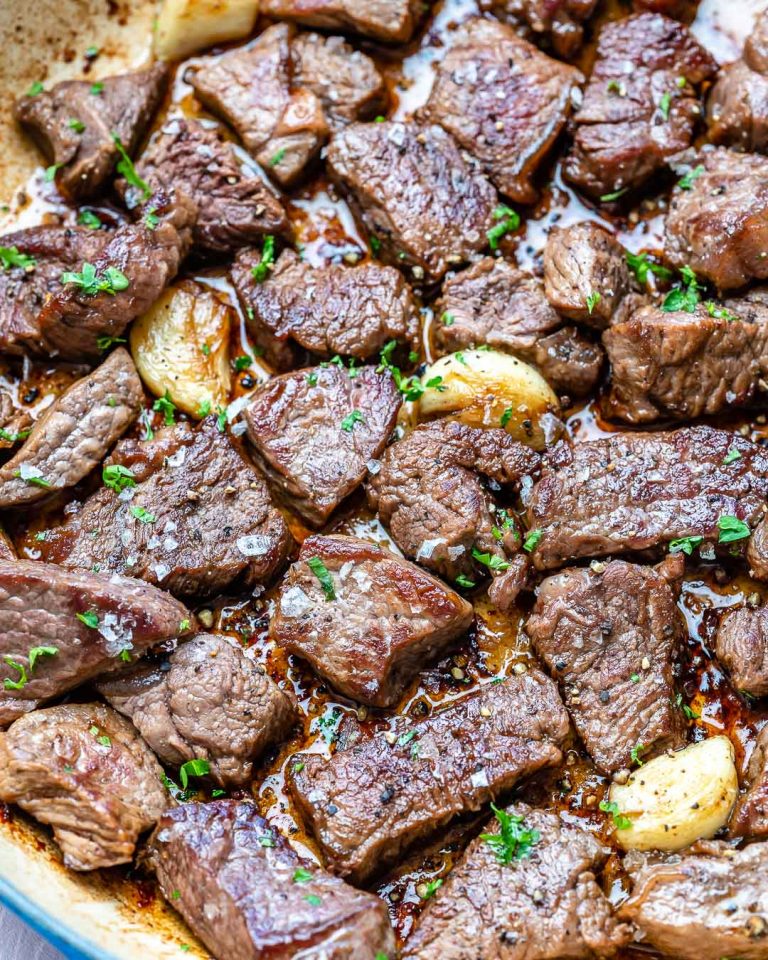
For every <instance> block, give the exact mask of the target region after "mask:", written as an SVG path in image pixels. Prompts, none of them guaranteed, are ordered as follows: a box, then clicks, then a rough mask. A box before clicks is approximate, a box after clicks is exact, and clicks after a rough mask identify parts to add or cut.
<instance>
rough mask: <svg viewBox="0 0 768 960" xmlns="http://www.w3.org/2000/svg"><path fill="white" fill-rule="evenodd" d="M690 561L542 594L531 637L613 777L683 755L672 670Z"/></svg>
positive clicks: (577, 570)
mask: <svg viewBox="0 0 768 960" xmlns="http://www.w3.org/2000/svg"><path fill="white" fill-rule="evenodd" d="M682 559H683V558H682V556H676V557H671V558H670V559H669V560H667V561H665V563H666V566H665V565H662V566H661V567H659V568H656V569H654V568H652V567H640V566H637V565H636V564H634V563H625V562H624V561H623V560H612V561H610V562H609V563H608V564H607V565H606V564H597V565H596V567H597V569H595V570H593V569H591V568H589V567H572V568H570V569H568V570H563V571H561V572H560V573H556V574H555V575H554V576H551V577H548V578H547V579H546V580H544V582H543V583H542V584H541V586H540V587H539V589H538V594H537V600H536V606H535V607H534V609H533V613H532V614H531V616H530V617H529V618H528V622H527V623H526V626H525V630H526V633H527V634H528V636H529V637H530V638H531V640H532V641H533V645H534V647H535V648H536V652H537V653H538V654H539V656H540V657H541V658H542V660H543V661H544V662H545V663H546V665H547V667H548V668H549V671H550V673H551V674H552V676H553V677H554V678H555V679H556V680H557V681H558V682H559V684H560V688H561V690H562V692H563V699H564V701H565V705H566V707H567V708H568V712H569V713H570V715H571V717H572V719H573V722H574V726H575V727H576V730H577V731H578V733H579V735H580V737H581V739H582V740H583V741H584V744H585V746H586V748H587V751H588V752H589V754H590V756H591V757H592V759H593V760H594V761H595V763H596V764H597V766H598V767H599V768H600V769H601V770H603V771H604V772H606V773H613V772H614V771H616V770H619V769H622V768H628V767H629V766H630V765H631V762H632V756H631V755H632V751H633V749H635V748H638V747H639V746H642V748H643V756H644V757H647V756H651V755H653V754H654V753H657V752H659V750H662V749H665V748H667V747H676V746H680V745H681V744H682V741H683V722H682V715H681V714H680V711H679V710H677V709H676V707H675V683H674V661H675V658H676V656H677V654H678V652H679V650H680V647H681V645H682V641H683V638H684V630H683V623H682V620H681V615H680V613H679V611H678V609H677V606H676V592H677V591H676V589H675V588H674V585H670V583H669V579H673V581H674V578H675V577H681V576H682V573H683V562H682Z"/></svg>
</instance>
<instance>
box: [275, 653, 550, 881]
mask: <svg viewBox="0 0 768 960" xmlns="http://www.w3.org/2000/svg"><path fill="white" fill-rule="evenodd" d="M395 732H396V733H397V735H398V736H397V739H396V740H395V741H394V742H392V743H390V740H391V739H392V736H391V735H390V736H389V737H387V736H386V735H384V734H381V733H378V734H376V735H375V736H373V737H371V738H369V739H367V740H364V741H362V742H360V743H358V744H356V745H355V746H353V747H351V748H350V749H348V750H344V751H343V752H337V753H335V754H334V755H333V756H332V757H331V759H330V760H325V759H323V757H321V756H320V755H319V754H296V761H297V762H296V763H293V764H292V765H291V768H290V771H289V774H288V777H289V786H290V789H291V793H292V794H293V797H294V799H295V800H296V802H297V803H298V805H299V809H300V810H301V813H302V814H303V815H304V817H305V819H306V821H307V823H308V824H309V826H310V827H311V829H312V831H313V833H314V835H315V837H316V839H317V841H318V843H319V844H320V846H321V847H322V850H323V853H324V854H325V856H326V857H327V859H328V861H329V862H330V864H331V867H332V869H333V871H334V872H335V873H338V874H339V875H340V876H343V877H350V878H351V879H352V881H353V882H355V883H359V882H361V881H363V880H364V879H366V878H367V877H369V876H370V875H371V874H373V873H374V872H378V871H380V870H382V869H383V868H384V867H386V866H387V865H389V864H390V863H392V862H393V861H395V860H396V859H397V858H398V857H399V856H400V854H401V853H402V852H403V850H404V849H406V848H407V847H409V846H411V845H412V844H413V843H415V842H416V841H417V840H419V839H421V838H423V837H427V836H429V835H430V834H432V833H434V832H435V831H436V830H438V829H439V828H440V827H441V826H443V825H444V824H446V823H448V822H449V821H450V820H452V819H453V817H455V816H456V815H457V814H460V813H468V812H469V811H472V810H479V809H481V807H482V806H483V805H484V804H486V803H488V801H489V800H493V799H494V798H495V797H497V796H499V794H502V793H504V792H506V791H508V790H511V789H512V787H513V786H514V785H515V784H516V783H518V782H519V781H520V780H521V779H523V778H524V777H528V776H531V775H532V774H534V773H536V772H537V771H539V770H542V769H544V768H546V767H551V766H556V765H557V764H559V763H560V762H561V760H562V753H561V751H560V745H561V744H562V742H563V740H564V739H565V737H566V735H567V733H568V715H567V713H566V712H565V710H564V708H563V705H562V703H561V701H560V697H559V696H558V693H557V688H556V687H555V685H554V684H553V683H552V681H551V680H549V679H548V678H547V677H545V676H544V675H543V674H540V673H538V672H536V671H531V672H528V673H526V674H523V675H522V676H516V675H515V676H511V677H508V678H507V679H506V680H504V681H503V682H502V683H499V684H493V683H492V684H488V685H487V686H484V687H483V688H482V690H480V691H478V692H477V693H475V694H471V695H469V696H466V697H463V698H462V699H461V700H458V701H454V702H453V703H452V704H451V705H450V706H448V707H444V708H443V709H441V710H439V711H438V712H436V713H435V714H433V715H432V716H431V717H429V718H427V719H426V720H423V721H422V722H421V723H417V724H414V725H412V726H405V725H401V726H399V727H397V729H396V731H395Z"/></svg>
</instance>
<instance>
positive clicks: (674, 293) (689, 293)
mask: <svg viewBox="0 0 768 960" xmlns="http://www.w3.org/2000/svg"><path fill="white" fill-rule="evenodd" d="M680 276H681V277H682V283H681V284H679V285H678V286H676V287H675V288H674V289H673V290H670V291H669V293H668V294H667V295H666V297H665V298H664V302H663V303H662V305H661V309H662V310H664V311H666V312H667V313H673V312H674V311H676V310H682V311H684V312H685V313H693V312H694V311H695V310H696V305H697V304H698V302H699V300H700V299H701V296H700V291H701V290H702V289H703V287H702V285H701V284H700V283H699V281H698V280H697V279H696V274H695V273H694V272H693V270H691V268H690V267H688V266H685V267H683V269H682V270H681V271H680Z"/></svg>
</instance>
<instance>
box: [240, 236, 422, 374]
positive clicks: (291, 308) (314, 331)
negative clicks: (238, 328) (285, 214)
mask: <svg viewBox="0 0 768 960" xmlns="http://www.w3.org/2000/svg"><path fill="white" fill-rule="evenodd" d="M260 259H261V254H260V253H259V252H258V251H257V250H254V249H248V250H243V251H242V252H241V253H240V254H239V255H238V257H237V259H236V260H235V263H234V265H233V267H232V280H233V282H234V284H235V288H236V290H237V293H238V296H239V298H240V301H241V303H242V304H243V305H244V306H245V308H246V313H247V315H248V318H249V324H248V325H249V329H250V330H251V332H252V333H253V335H254V337H255V339H256V342H257V343H258V344H259V346H261V347H262V348H263V349H264V354H265V356H266V358H267V360H268V361H269V362H270V363H272V364H274V365H276V366H278V367H280V368H283V369H284V368H285V367H286V366H288V367H291V366H295V365H296V362H297V361H298V360H300V351H299V350H298V349H297V347H303V348H304V349H305V350H309V351H310V352H311V353H314V354H316V355H317V356H320V357H326V358H327V357H332V356H334V355H335V354H341V355H342V356H345V357H347V356H349V357H357V358H358V359H360V360H366V359H368V358H369V357H374V356H376V355H377V354H378V353H379V352H380V351H381V349H382V347H384V345H385V344H386V343H387V342H388V341H390V340H400V341H404V342H406V343H408V344H410V345H411V346H413V345H415V342H416V338H417V335H418V326H419V324H418V315H417V312H416V306H415V304H414V302H413V297H412V296H411V291H410V289H409V287H408V284H407V283H406V282H405V280H404V279H403V275H402V274H401V273H400V271H399V270H395V269H394V267H384V266H381V265H380V264H378V263H363V264H360V265H359V266H353V267H350V266H345V265H343V264H328V265H327V266H323V267H316V268H315V267H311V266H310V265H309V264H308V263H307V262H306V261H305V260H302V259H301V258H300V257H299V256H298V255H297V254H295V253H294V252H293V250H284V251H283V253H282V254H281V255H280V258H279V259H278V261H277V263H276V264H275V268H274V270H273V271H272V273H270V275H269V277H268V279H267V280H265V281H264V282H262V283H258V282H257V281H256V280H254V278H253V274H252V269H253V267H254V266H256V265H257V264H258V263H259V262H260ZM248 308H250V310H248Z"/></svg>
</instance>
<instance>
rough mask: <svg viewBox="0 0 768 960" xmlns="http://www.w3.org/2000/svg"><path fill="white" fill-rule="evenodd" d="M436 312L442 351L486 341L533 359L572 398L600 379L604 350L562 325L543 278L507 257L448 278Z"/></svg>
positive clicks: (437, 337) (489, 260)
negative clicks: (520, 266) (523, 268)
mask: <svg viewBox="0 0 768 960" xmlns="http://www.w3.org/2000/svg"><path fill="white" fill-rule="evenodd" d="M435 312H436V315H437V317H438V319H439V321H440V322H439V323H438V324H436V327H437V329H436V333H435V342H436V345H437V347H438V349H439V351H440V352H441V353H453V352H454V351H456V350H463V349H466V348H468V347H476V346H480V345H481V344H486V345H487V346H489V347H494V348H495V349H497V350H503V351H504V352H505V353H511V354H514V355H515V356H516V357H519V358H520V359H521V360H524V361H525V362H526V363H532V364H534V366H537V367H538V368H539V370H540V371H541V374H542V376H543V377H544V378H545V380H547V381H548V383H549V384H550V386H551V387H552V389H553V390H556V391H557V392H559V393H567V394H569V395H570V396H574V397H581V396H585V395H586V394H588V393H590V392H591V391H592V389H593V387H594V386H595V384H596V383H597V378H598V377H599V375H600V368H601V366H602V362H603V351H602V350H601V349H600V347H599V346H598V345H597V344H595V343H592V341H590V340H587V339H586V337H584V336H582V334H581V333H579V331H578V330H576V328H575V327H563V325H562V324H563V321H562V318H561V317H559V316H558V314H557V313H556V312H555V311H554V310H553V309H552V307H551V306H550V304H549V303H548V302H547V300H546V298H545V296H544V291H543V289H542V285H541V282H540V281H539V280H537V279H536V278H535V277H534V276H533V275H532V274H529V273H524V272H523V271H522V270H518V269H517V268H516V267H513V266H512V265H511V264H510V263H508V262H507V261H506V260H501V259H494V258H493V257H484V258H483V259H482V260H478V262H477V263H474V264H473V265H472V266H471V267H468V268H467V269H466V270H462V271H461V272H460V273H457V274H456V275H455V276H453V277H449V278H448V279H447V280H446V281H445V284H444V285H443V296H442V298H441V299H440V300H439V301H438V303H437V305H436V311H435Z"/></svg>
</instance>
